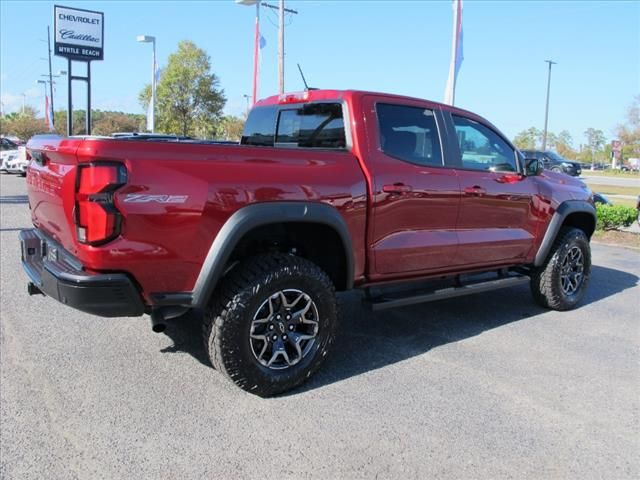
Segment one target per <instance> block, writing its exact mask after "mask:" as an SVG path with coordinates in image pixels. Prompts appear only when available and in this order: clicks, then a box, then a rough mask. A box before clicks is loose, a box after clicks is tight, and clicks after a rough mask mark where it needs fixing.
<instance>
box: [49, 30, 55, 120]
mask: <svg viewBox="0 0 640 480" xmlns="http://www.w3.org/2000/svg"><path fill="white" fill-rule="evenodd" d="M47 46H48V50H47V51H48V52H49V98H50V99H51V100H49V101H50V102H51V103H50V104H49V105H50V106H49V108H50V110H51V113H50V116H51V130H54V127H55V120H54V118H53V117H54V115H53V112H55V110H54V109H53V74H52V73H51V32H50V27H49V25H47Z"/></svg>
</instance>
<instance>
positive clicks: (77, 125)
mask: <svg viewBox="0 0 640 480" xmlns="http://www.w3.org/2000/svg"><path fill="white" fill-rule="evenodd" d="M54 118H55V120H56V132H57V133H58V134H59V135H66V134H67V111H66V110H58V111H56V112H55V113H54ZM85 118H86V112H85V111H84V110H74V111H73V132H72V134H73V135H84V134H85V132H86V125H85ZM144 126H145V117H144V115H141V114H137V113H123V112H112V111H108V110H91V134H92V135H111V134H112V133H115V132H139V131H141V130H143V129H144Z"/></svg>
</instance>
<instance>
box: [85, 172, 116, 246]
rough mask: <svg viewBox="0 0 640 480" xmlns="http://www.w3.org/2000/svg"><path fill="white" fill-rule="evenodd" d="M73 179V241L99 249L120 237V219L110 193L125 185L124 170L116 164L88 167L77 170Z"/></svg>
mask: <svg viewBox="0 0 640 480" xmlns="http://www.w3.org/2000/svg"><path fill="white" fill-rule="evenodd" d="M77 175H78V176H77V179H76V209H75V221H76V237H77V239H78V241H79V242H81V243H86V244H88V245H100V244H102V243H106V242H108V241H110V240H113V239H114V238H115V237H117V236H118V235H119V234H120V225H121V220H122V216H121V215H120V212H119V211H118V209H117V208H116V207H115V205H114V203H113V192H114V191H115V190H117V189H118V188H120V187H121V186H122V185H124V184H125V183H126V182H127V170H126V168H125V167H124V165H122V164H119V163H91V164H88V165H81V166H79V167H78V174H77Z"/></svg>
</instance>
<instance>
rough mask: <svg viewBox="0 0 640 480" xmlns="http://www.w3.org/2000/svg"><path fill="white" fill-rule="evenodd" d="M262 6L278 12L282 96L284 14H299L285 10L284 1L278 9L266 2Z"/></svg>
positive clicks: (281, 92) (282, 91)
mask: <svg viewBox="0 0 640 480" xmlns="http://www.w3.org/2000/svg"><path fill="white" fill-rule="evenodd" d="M261 5H262V6H263V7H267V8H271V9H273V10H278V18H279V22H278V83H279V84H280V95H282V94H283V93H284V14H285V12H286V13H291V14H293V15H296V14H297V13H298V12H297V11H295V10H292V9H290V8H284V0H280V1H279V2H278V6H277V7H276V6H275V5H269V4H268V3H266V2H262V3H261Z"/></svg>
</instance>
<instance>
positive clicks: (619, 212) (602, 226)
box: [596, 204, 638, 230]
mask: <svg viewBox="0 0 640 480" xmlns="http://www.w3.org/2000/svg"><path fill="white" fill-rule="evenodd" d="M596 214H597V216H598V221H597V222H596V230H616V229H618V228H621V227H628V226H629V225H631V224H632V223H633V222H634V221H635V220H636V218H638V211H637V210H636V209H635V208H633V207H626V206H624V205H602V204H598V205H596Z"/></svg>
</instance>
